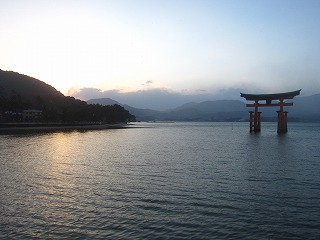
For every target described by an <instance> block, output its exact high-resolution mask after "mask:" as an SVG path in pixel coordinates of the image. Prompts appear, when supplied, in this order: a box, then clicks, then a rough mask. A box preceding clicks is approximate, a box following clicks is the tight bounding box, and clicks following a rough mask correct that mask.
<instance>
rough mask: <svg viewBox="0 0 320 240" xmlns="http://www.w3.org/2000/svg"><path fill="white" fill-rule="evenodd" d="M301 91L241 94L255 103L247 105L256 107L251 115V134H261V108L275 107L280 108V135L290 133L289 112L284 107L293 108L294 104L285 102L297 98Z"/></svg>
mask: <svg viewBox="0 0 320 240" xmlns="http://www.w3.org/2000/svg"><path fill="white" fill-rule="evenodd" d="M300 91H301V89H300V90H297V91H293V92H286V93H273V94H246V93H240V96H241V97H244V98H245V99H246V100H248V101H254V103H253V104H247V105H246V106H247V107H254V112H253V111H249V113H250V132H252V131H254V132H260V131H261V117H260V115H261V112H259V109H258V108H259V107H274V106H280V111H277V112H278V133H285V132H287V131H288V128H287V123H288V117H287V114H288V112H286V111H283V107H284V106H293V103H292V102H284V100H285V99H293V98H294V97H295V96H297V95H299V94H300ZM260 100H261V101H262V100H265V101H266V103H259V101H260ZM274 100H279V102H276V103H273V102H272V101H274Z"/></svg>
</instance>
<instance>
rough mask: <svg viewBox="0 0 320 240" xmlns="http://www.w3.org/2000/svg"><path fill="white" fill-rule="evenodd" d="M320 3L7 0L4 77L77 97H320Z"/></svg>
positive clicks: (0, 63)
mask: <svg viewBox="0 0 320 240" xmlns="http://www.w3.org/2000/svg"><path fill="white" fill-rule="evenodd" d="M319 12H320V1H318V0H303V1H302V0H281V1H279V0H258V1H257V0H223V1H220V0H208V1H204V0H134V1H131V0H74V1H72V0H55V1H50V0H15V1H11V0H7V1H6V0H4V1H1V8H0V34H1V38H0V53H1V57H0V69H2V70H10V71H16V72H19V73H22V74H26V75H29V76H32V77H35V78H38V79H40V80H42V81H44V82H46V83H48V84H50V85H52V86H53V87H55V88H56V89H58V90H60V91H61V92H63V93H68V92H69V93H71V92H72V91H74V89H81V88H97V89H101V90H102V91H107V90H114V89H116V90H119V91H136V90H141V89H142V90H143V89H149V88H164V89H168V90H171V91H176V92H188V93H194V92H197V91H199V90H202V91H203V90H204V91H206V92H215V91H219V89H227V88H240V89H245V90H248V91H249V90H254V89H259V90H262V91H266V92H282V91H292V90H296V89H300V88H302V89H303V90H304V92H305V93H310V94H312V93H319V92H320V54H319V53H320V31H319V25H320V14H319Z"/></svg>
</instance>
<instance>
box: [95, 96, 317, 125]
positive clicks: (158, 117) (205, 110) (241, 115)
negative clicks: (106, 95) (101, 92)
mask: <svg viewBox="0 0 320 240" xmlns="http://www.w3.org/2000/svg"><path fill="white" fill-rule="evenodd" d="M108 101H110V99H109V100H108ZM89 102H90V103H99V104H102V103H103V102H104V100H103V98H102V99H92V100H90V101H89ZM288 102H293V103H294V104H293V106H292V107H286V108H285V109H286V110H288V112H289V115H288V117H289V121H290V120H291V121H320V94H316V95H313V96H308V97H296V98H294V99H293V100H288ZM122 106H123V107H124V108H125V109H127V110H128V111H129V112H130V113H132V114H134V115H135V116H136V119H137V120H140V121H247V120H248V119H249V113H248V111H250V110H253V109H252V108H247V107H246V104H245V103H244V102H242V101H239V100H216V101H204V102H200V103H196V102H189V103H186V104H183V105H181V106H179V107H177V108H174V109H170V110H166V111H156V110H152V109H139V108H135V107H132V106H129V105H126V104H124V105H122ZM259 110H260V111H261V112H262V115H261V117H262V120H263V121H276V120H277V113H276V111H278V110H279V107H264V108H259Z"/></svg>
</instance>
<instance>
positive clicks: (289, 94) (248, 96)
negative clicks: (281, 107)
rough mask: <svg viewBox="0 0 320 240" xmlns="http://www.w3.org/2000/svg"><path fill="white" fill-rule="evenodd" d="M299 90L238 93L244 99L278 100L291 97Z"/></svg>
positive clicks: (298, 93) (297, 93)
mask: <svg viewBox="0 0 320 240" xmlns="http://www.w3.org/2000/svg"><path fill="white" fill-rule="evenodd" d="M300 91H301V89H300V90H297V91H293V92H285V93H272V94H247V93H240V96H241V97H244V98H245V99H246V100H253V101H254V100H278V99H292V98H294V97H295V96H297V95H300Z"/></svg>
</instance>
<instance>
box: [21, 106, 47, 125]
mask: <svg viewBox="0 0 320 240" xmlns="http://www.w3.org/2000/svg"><path fill="white" fill-rule="evenodd" d="M22 118H23V121H25V122H38V121H40V120H41V119H42V110H37V109H27V110H23V112H22Z"/></svg>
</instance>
